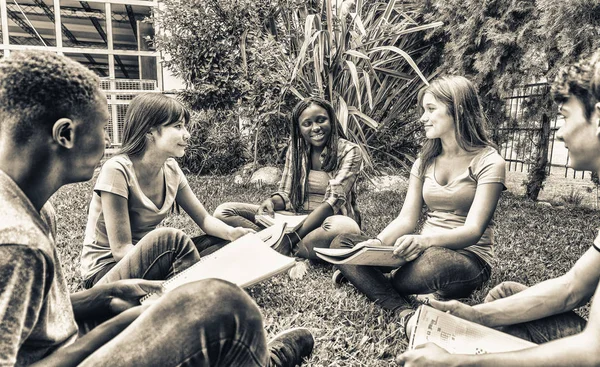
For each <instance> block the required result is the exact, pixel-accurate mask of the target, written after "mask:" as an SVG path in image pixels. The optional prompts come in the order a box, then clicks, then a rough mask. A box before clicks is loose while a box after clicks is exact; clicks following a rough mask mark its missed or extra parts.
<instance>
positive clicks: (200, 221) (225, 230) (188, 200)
mask: <svg viewBox="0 0 600 367" xmlns="http://www.w3.org/2000/svg"><path fill="white" fill-rule="evenodd" d="M175 200H176V201H177V203H178V204H179V205H181V207H182V208H183V210H185V212H186V213H188V215H189V216H190V217H191V218H192V220H193V221H194V222H196V224H197V225H198V226H199V227H200V228H201V229H202V230H203V231H204V233H206V234H209V235H211V236H215V237H219V238H222V239H225V240H230V241H233V240H235V239H236V238H238V237H240V236H242V235H244V234H246V233H251V232H253V231H252V230H250V229H247V228H239V227H238V228H234V227H231V226H230V225H227V224H225V223H223V222H222V221H220V220H218V219H217V218H215V217H213V216H212V215H210V214H209V213H208V212H207V211H206V209H205V208H204V205H202V203H201V202H200V200H198V198H197V197H196V195H195V194H194V192H193V191H192V189H190V187H189V186H185V187H183V188H181V189H180V190H179V191H178V192H177V196H176V197H175Z"/></svg>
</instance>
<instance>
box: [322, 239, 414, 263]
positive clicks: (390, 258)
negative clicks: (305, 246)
mask: <svg viewBox="0 0 600 367" xmlns="http://www.w3.org/2000/svg"><path fill="white" fill-rule="evenodd" d="M315 252H316V253H317V256H318V257H319V258H321V259H323V260H325V261H327V262H329V263H332V264H345V265H370V266H390V267H399V266H402V265H404V264H405V263H406V260H404V258H402V257H398V256H395V255H394V254H393V252H394V247H393V246H387V245H380V244H372V243H367V241H364V242H361V243H358V244H356V245H355V246H354V247H352V248H315Z"/></svg>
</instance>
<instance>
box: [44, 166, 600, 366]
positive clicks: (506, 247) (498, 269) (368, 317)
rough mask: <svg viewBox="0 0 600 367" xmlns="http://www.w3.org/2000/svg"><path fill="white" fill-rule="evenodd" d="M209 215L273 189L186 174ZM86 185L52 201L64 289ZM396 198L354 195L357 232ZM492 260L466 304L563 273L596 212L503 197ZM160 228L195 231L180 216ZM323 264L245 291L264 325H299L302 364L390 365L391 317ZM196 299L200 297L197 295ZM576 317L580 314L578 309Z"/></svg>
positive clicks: (379, 222)
mask: <svg viewBox="0 0 600 367" xmlns="http://www.w3.org/2000/svg"><path fill="white" fill-rule="evenodd" d="M188 178H189V181H190V185H191V187H192V189H193V191H194V192H195V193H196V194H197V195H198V197H199V198H200V200H201V201H202V202H203V203H204V205H205V206H206V208H207V209H208V210H209V211H211V212H212V211H213V210H214V209H215V208H216V207H217V205H219V204H220V203H222V202H225V201H244V202H254V203H259V202H260V201H261V199H262V198H264V197H266V196H267V194H268V193H270V192H272V191H273V190H274V188H273V187H259V188H257V187H254V186H232V185H233V184H232V182H233V179H232V177H229V176H225V177H206V176H200V177H194V176H190V177H188ZM91 189H92V183H90V182H86V183H81V184H75V185H70V186H67V187H63V188H62V189H61V190H60V191H59V192H58V193H56V194H55V195H54V196H53V197H52V199H51V201H52V203H53V204H54V206H55V209H56V211H57V215H58V235H57V237H58V239H59V240H58V247H59V249H58V250H59V254H60V256H61V261H62V265H63V268H64V270H65V274H66V276H67V280H68V282H69V285H70V287H71V290H72V291H74V290H77V289H79V288H80V281H81V278H80V276H79V256H80V252H81V244H82V243H83V233H84V229H85V223H86V220H87V216H86V210H87V205H88V203H89V200H90V197H91ZM402 200H403V194H401V193H396V192H383V193H372V192H366V191H362V192H360V193H359V204H360V207H361V211H362V213H363V218H364V223H363V230H364V231H365V232H366V233H367V234H369V235H375V234H377V233H378V232H379V231H380V230H382V229H383V228H384V227H385V225H386V224H387V223H389V222H390V221H391V220H392V219H393V218H394V217H395V216H396V215H397V214H398V212H399V211H400V208H401V204H402ZM495 218H496V222H497V228H496V243H497V246H496V254H497V259H498V260H497V261H496V264H495V268H494V270H493V275H492V279H491V281H490V282H489V283H488V285H487V286H486V287H485V288H484V289H482V290H479V291H477V292H476V293H475V294H474V295H473V297H471V298H470V299H469V300H467V302H479V301H480V300H481V299H482V298H483V296H484V295H485V293H486V292H487V290H488V289H489V287H491V286H493V285H496V284H498V283H500V282H501V281H504V280H515V281H518V282H522V283H524V284H528V285H532V284H534V283H537V282H539V281H541V280H543V279H547V278H550V277H554V276H557V275H560V274H563V273H564V272H565V271H566V270H568V269H569V268H570V267H571V266H572V264H573V263H574V262H575V261H576V260H577V259H578V258H579V256H581V254H582V253H583V252H584V251H585V250H586V249H588V248H589V246H590V245H591V243H592V240H593V238H594V237H595V236H596V234H597V227H598V225H599V224H600V212H599V211H594V210H591V209H583V208H576V207H566V208H552V207H546V206H540V205H538V204H535V203H532V202H528V201H526V200H524V199H522V198H520V197H516V196H514V195H512V194H510V193H505V194H503V197H502V198H501V200H500V204H499V207H498V210H497V212H496V217H495ZM164 225H167V226H173V227H177V228H181V229H183V230H185V231H186V232H187V233H188V234H190V235H197V234H199V232H200V230H199V229H198V227H197V226H196V225H195V224H194V223H193V222H192V221H191V220H190V219H189V218H188V217H187V216H186V215H185V214H184V215H177V216H172V217H169V218H168V219H167V220H166V221H165V222H164ZM331 274H332V269H331V267H329V266H325V265H319V264H311V265H310V269H309V273H308V275H307V276H306V277H305V278H304V279H303V280H298V281H293V280H290V279H289V278H288V277H287V275H280V276H277V277H275V278H273V279H271V280H268V281H266V282H263V283H261V284H259V285H256V286H254V287H251V288H249V289H248V292H249V293H250V295H251V296H252V297H253V298H254V299H255V300H256V302H257V303H258V304H259V305H260V307H261V310H262V313H263V316H264V320H265V328H266V330H267V332H268V334H269V336H272V335H274V334H276V333H278V332H279V331H281V330H283V329H286V328H289V327H294V326H306V327H308V328H310V329H311V331H312V332H313V334H314V335H315V339H316V346H315V350H314V352H313V354H312V356H311V358H310V360H309V361H308V364H307V365H308V366H395V365H396V364H395V362H394V357H395V356H396V355H397V354H399V353H400V352H402V351H404V349H405V348H406V342H405V341H404V340H402V339H401V338H400V337H399V333H398V324H397V320H396V319H395V318H394V317H393V315H390V314H389V313H387V312H385V311H382V310H381V309H380V308H378V307H377V306H375V305H374V304H372V303H371V302H369V301H368V300H367V299H366V297H364V296H363V295H361V294H358V293H357V292H356V290H355V289H354V288H353V287H352V286H350V285H347V284H346V285H343V286H341V287H339V288H337V287H335V286H334V285H333V284H332V283H331V281H330V277H331ZM199 297H201V295H199ZM581 312H582V313H583V314H586V312H587V311H586V308H585V307H584V308H583V309H582V310H581Z"/></svg>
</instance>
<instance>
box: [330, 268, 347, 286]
mask: <svg viewBox="0 0 600 367" xmlns="http://www.w3.org/2000/svg"><path fill="white" fill-rule="evenodd" d="M331 281H332V282H333V285H335V286H338V287H339V286H340V285H342V284H343V283H347V282H348V279H346V277H345V276H344V274H342V271H341V270H340V269H335V271H334V272H333V275H332V276H331Z"/></svg>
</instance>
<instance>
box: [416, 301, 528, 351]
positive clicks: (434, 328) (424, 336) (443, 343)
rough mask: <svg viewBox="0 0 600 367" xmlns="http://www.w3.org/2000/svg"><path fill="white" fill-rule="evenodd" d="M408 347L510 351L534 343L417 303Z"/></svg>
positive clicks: (524, 347)
mask: <svg viewBox="0 0 600 367" xmlns="http://www.w3.org/2000/svg"><path fill="white" fill-rule="evenodd" d="M416 315H417V316H416V317H417V324H416V326H415V328H414V330H413V333H412V335H411V338H410V343H409V345H408V349H413V348H414V347H416V346H418V345H421V344H425V343H428V342H433V343H435V344H437V345H438V346H440V347H442V348H444V349H445V350H446V351H448V352H449V353H452V354H485V353H500V352H511V351H515V350H520V349H526V348H531V347H535V346H536V345H537V344H534V343H532V342H529V341H527V340H523V339H519V338H517V337H514V336H512V335H509V334H506V333H503V332H501V331H498V330H495V329H492V328H489V327H487V326H483V325H479V324H476V323H474V322H471V321H467V320H463V319H461V318H459V317H456V316H453V315H450V314H448V313H445V312H442V311H439V310H436V309H435V308H433V307H429V306H425V305H423V306H420V307H419V309H418V310H417V314H416Z"/></svg>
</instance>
